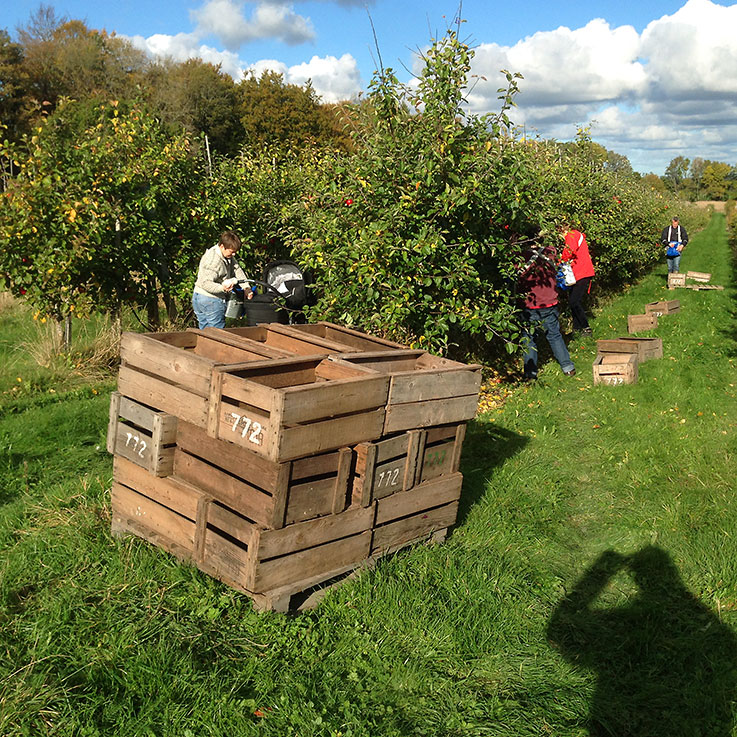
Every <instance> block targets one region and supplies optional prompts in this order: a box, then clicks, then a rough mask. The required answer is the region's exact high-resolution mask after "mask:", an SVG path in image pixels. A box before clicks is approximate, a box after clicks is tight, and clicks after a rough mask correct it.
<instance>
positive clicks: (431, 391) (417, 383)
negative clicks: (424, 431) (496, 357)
mask: <svg viewBox="0 0 737 737" xmlns="http://www.w3.org/2000/svg"><path fill="white" fill-rule="evenodd" d="M480 387H481V372H480V371H468V370H466V369H452V368H451V369H436V370H433V371H427V372H425V371H415V372H413V373H411V374H395V375H394V376H392V383H391V387H390V389H389V404H390V405H394V404H404V403H405V402H420V401H428V400H432V399H445V398H453V397H461V396H468V395H474V396H476V397H477V396H478V392H479V389H480ZM438 424H440V423H438Z"/></svg>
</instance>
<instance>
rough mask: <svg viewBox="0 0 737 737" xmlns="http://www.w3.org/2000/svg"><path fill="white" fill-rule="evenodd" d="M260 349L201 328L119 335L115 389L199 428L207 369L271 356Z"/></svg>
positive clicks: (204, 422) (204, 406)
mask: <svg viewBox="0 0 737 737" xmlns="http://www.w3.org/2000/svg"><path fill="white" fill-rule="evenodd" d="M264 350H265V349H264V347H263V346H262V345H261V344H259V343H258V342H255V341H245V340H242V341H239V342H238V344H234V343H233V342H232V341H231V343H226V342H223V341H222V340H219V339H218V338H217V335H216V334H214V333H212V332H209V331H201V330H186V331H184V332H177V333H148V334H139V333H123V335H122V337H121V341H120V359H121V366H120V371H119V374H118V391H119V392H120V393H121V394H123V395H124V396H126V397H129V398H131V399H134V400H136V401H137V402H140V403H142V404H145V405H147V406H149V407H155V408H156V409H158V410H161V411H163V412H167V413H169V414H171V415H176V416H177V417H180V418H181V419H183V420H185V421H186V422H190V423H192V424H194V425H199V426H200V427H205V426H206V425H207V409H208V408H207V402H208V399H209V396H210V389H211V387H210V382H211V380H212V372H213V369H214V368H215V367H216V366H220V365H223V364H231V363H233V364H242V363H244V362H246V361H263V360H264V359H266V358H269V357H271V358H273V357H274V356H275V355H277V354H274V353H273V351H271V350H270V349H268V348H267V349H266V353H267V354H268V355H264ZM278 355H279V356H280V357H281V356H284V355H286V354H285V353H283V352H281V353H279V354H278Z"/></svg>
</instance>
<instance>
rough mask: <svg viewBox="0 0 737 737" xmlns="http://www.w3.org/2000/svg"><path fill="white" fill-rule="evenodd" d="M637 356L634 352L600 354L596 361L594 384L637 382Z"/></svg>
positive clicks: (612, 384)
mask: <svg viewBox="0 0 737 737" xmlns="http://www.w3.org/2000/svg"><path fill="white" fill-rule="evenodd" d="M637 378H638V364H637V356H636V355H635V354H634V353H604V354H599V355H598V356H597V357H596V359H595V361H594V384H607V385H609V386H616V385H618V384H636V383H637Z"/></svg>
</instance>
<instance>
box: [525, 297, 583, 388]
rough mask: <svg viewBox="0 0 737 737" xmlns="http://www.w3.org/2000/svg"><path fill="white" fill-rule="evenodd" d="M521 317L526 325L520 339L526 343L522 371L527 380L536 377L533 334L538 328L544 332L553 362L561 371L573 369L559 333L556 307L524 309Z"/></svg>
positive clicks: (535, 346) (535, 345)
mask: <svg viewBox="0 0 737 737" xmlns="http://www.w3.org/2000/svg"><path fill="white" fill-rule="evenodd" d="M522 316H523V317H524V320H525V323H526V327H525V330H524V332H523V336H522V338H523V340H524V341H525V342H526V343H525V344H526V347H525V353H524V362H525V369H524V370H525V376H526V377H527V378H530V379H532V378H535V377H536V376H537V343H536V341H535V333H536V332H537V331H538V330H539V329H540V328H542V330H544V331H545V337H546V338H547V339H548V343H549V344H550V350H551V351H552V352H553V355H554V356H555V360H556V361H558V363H559V364H560V367H561V370H563V371H571V370H572V369H573V368H575V367H574V365H573V361H571V356H570V354H569V353H568V348H566V344H565V341H564V340H563V336H562V335H561V332H560V323H559V322H558V308H557V307H538V308H537V309H536V310H533V309H524V310H522Z"/></svg>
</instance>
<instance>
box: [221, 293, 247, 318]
mask: <svg viewBox="0 0 737 737" xmlns="http://www.w3.org/2000/svg"><path fill="white" fill-rule="evenodd" d="M242 315H243V292H242V291H239V292H235V291H233V292H231V293H230V294H229V295H228V297H227V299H226V300H225V317H230V318H233V319H236V320H237V319H238V318H239V317H241V316H242Z"/></svg>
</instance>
